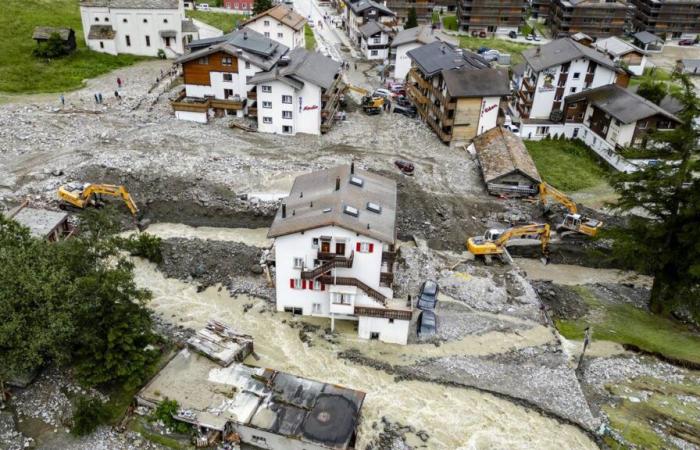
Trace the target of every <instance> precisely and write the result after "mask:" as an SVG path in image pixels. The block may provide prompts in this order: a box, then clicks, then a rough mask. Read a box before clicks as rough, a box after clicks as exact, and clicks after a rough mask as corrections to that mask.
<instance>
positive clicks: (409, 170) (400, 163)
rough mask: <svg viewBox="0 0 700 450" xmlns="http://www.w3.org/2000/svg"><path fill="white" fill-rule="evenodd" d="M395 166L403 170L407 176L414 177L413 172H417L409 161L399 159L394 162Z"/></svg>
mask: <svg viewBox="0 0 700 450" xmlns="http://www.w3.org/2000/svg"><path fill="white" fill-rule="evenodd" d="M394 164H395V165H396V167H398V168H399V170H401V172H403V173H404V174H405V175H413V172H414V171H415V169H416V168H415V167H414V166H413V163H411V162H409V161H404V160H403V159H397V160H396V161H394Z"/></svg>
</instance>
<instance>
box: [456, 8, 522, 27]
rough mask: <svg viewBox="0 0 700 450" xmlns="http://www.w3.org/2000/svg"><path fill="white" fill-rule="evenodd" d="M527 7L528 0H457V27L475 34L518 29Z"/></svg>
mask: <svg viewBox="0 0 700 450" xmlns="http://www.w3.org/2000/svg"><path fill="white" fill-rule="evenodd" d="M527 8H528V0H499V1H493V0H458V3H457V19H458V20H459V29H460V30H462V31H468V32H470V33H476V34H479V33H481V32H484V33H508V32H510V31H518V27H520V25H522V24H523V22H524V20H525V15H526V13H527Z"/></svg>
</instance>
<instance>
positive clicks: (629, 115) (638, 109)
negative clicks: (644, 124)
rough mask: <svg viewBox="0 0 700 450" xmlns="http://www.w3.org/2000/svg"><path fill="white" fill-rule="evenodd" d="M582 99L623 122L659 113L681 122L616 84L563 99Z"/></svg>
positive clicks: (570, 100) (630, 121) (569, 101)
mask: <svg viewBox="0 0 700 450" xmlns="http://www.w3.org/2000/svg"><path fill="white" fill-rule="evenodd" d="M582 99H585V100H587V101H588V102H589V103H590V104H592V105H594V106H595V107H596V108H599V109H601V110H603V111H605V112H606V113H608V114H610V115H611V116H613V117H614V118H616V119H617V120H619V121H620V122H622V123H625V124H629V123H632V122H636V121H637V120H641V119H646V118H648V117H651V116H654V115H656V114H661V115H662V116H665V117H667V118H668V119H670V120H673V121H676V122H678V123H680V122H681V120H680V119H679V118H678V117H676V116H674V115H673V114H671V113H670V112H668V111H666V110H665V109H663V108H661V107H660V106H658V105H656V104H654V103H652V102H650V101H649V100H647V99H645V98H644V97H640V96H639V95H637V94H635V93H633V92H632V91H629V90H627V89H625V88H622V87H620V86H618V85H616V84H608V85H605V86H601V87H598V88H595V89H589V90H587V91H582V92H578V93H576V94H572V95H569V96H567V97H566V98H565V99H564V101H565V102H566V103H571V102H572V101H577V100H582Z"/></svg>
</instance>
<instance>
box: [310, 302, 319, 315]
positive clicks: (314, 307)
mask: <svg viewBox="0 0 700 450" xmlns="http://www.w3.org/2000/svg"><path fill="white" fill-rule="evenodd" d="M311 312H312V313H313V314H321V304H320V303H312V304H311Z"/></svg>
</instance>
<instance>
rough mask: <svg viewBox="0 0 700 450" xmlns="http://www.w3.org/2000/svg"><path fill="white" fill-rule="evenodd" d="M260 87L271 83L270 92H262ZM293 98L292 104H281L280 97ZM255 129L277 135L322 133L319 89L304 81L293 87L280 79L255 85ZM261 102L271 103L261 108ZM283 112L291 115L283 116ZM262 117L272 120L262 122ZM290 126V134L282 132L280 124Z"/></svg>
mask: <svg viewBox="0 0 700 450" xmlns="http://www.w3.org/2000/svg"><path fill="white" fill-rule="evenodd" d="M263 86H270V88H271V92H263ZM283 95H289V96H291V97H292V103H291V104H286V103H282V96H283ZM257 97H258V131H261V132H263V133H276V134H296V133H307V134H315V135H320V134H321V88H320V87H318V86H316V85H314V84H312V83H309V82H305V83H304V86H303V87H302V88H301V89H299V90H296V89H294V88H293V87H291V86H289V85H288V84H285V83H282V82H281V81H271V82H267V83H261V84H259V85H258V87H257ZM263 102H270V103H271V106H272V107H271V108H263ZM282 111H291V113H292V118H291V119H285V118H283V117H282ZM265 117H269V118H271V119H272V123H265V119H264V118H265ZM284 126H291V127H292V132H291V133H284V131H283V127H284Z"/></svg>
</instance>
